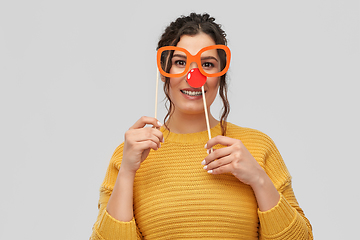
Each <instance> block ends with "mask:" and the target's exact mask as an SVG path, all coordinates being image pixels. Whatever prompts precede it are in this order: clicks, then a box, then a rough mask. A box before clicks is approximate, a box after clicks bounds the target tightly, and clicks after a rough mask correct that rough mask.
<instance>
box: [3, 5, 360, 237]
mask: <svg viewBox="0 0 360 240" xmlns="http://www.w3.org/2000/svg"><path fill="white" fill-rule="evenodd" d="M192 11H195V12H198V13H203V12H208V13H210V14H211V15H212V16H214V17H215V18H216V20H217V22H218V23H220V24H222V25H223V28H224V30H225V31H226V32H227V35H228V39H229V47H230V49H231V51H232V62H231V66H230V70H229V80H230V92H229V98H230V103H231V113H230V116H229V121H230V122H232V123H234V124H237V125H240V126H244V127H251V128H255V129H258V130H261V131H263V132H265V133H266V134H268V135H269V136H270V137H271V138H272V139H273V140H274V141H275V143H276V145H277V147H278V148H279V150H280V152H281V154H282V156H283V158H284V160H285V162H286V164H287V166H288V168H289V170H290V172H291V174H292V176H293V187H294V190H295V194H296V197H297V199H298V201H299V203H300V206H301V207H302V208H303V210H304V211H305V214H306V216H307V217H308V218H309V220H310V222H311V223H312V226H313V229H314V236H315V239H320V240H321V239H326V240H328V239H351V238H352V237H354V236H356V235H355V234H356V233H357V232H358V229H357V227H358V223H359V222H358V221H357V216H359V214H360V212H359V207H358V204H359V202H360V197H359V186H358V184H359V177H358V175H359V170H358V166H359V160H360V158H359V149H360V148H359V143H360V142H359V136H360V128H359V122H360V117H359V103H360V98H359V80H360V75H359V66H360V58H359V52H360V50H359V49H360V48H359V43H360V38H359V33H360V32H359V22H360V19H359V15H360V11H359V1H350V0H323V1H320V0H311V1H308V0H305V1H224V0H222V1H211V0H207V1H193V0H191V1H188V0H184V1H93V0H90V1H89V0H87V1H78V0H72V1H39V0H37V1H16V0H14V1H1V3H0V81H1V83H0V84H1V85H0V111H1V118H0V123H1V124H0V146H1V151H0V160H1V166H0V187H1V198H0V228H1V229H0V239H54V240H56V239H61V240H63V239H69V240H72V239H74V240H75V239H88V238H89V236H90V235H91V231H92V230H91V229H92V226H93V224H94V222H95V220H96V216H97V213H98V210H97V202H98V198H99V187H100V185H101V182H102V180H103V178H104V176H105V172H106V168H107V166H108V163H109V160H110V158H111V155H112V153H113V151H114V150H115V148H116V147H117V146H118V145H119V144H120V143H121V142H122V141H123V135H124V133H125V131H126V130H127V129H128V128H129V127H130V126H131V125H133V123H134V122H135V121H136V120H137V119H138V118H140V117H141V116H143V115H148V116H153V115H154V99H155V80H156V59H155V56H156V50H155V48H156V44H157V41H158V39H159V37H160V35H161V33H162V31H163V30H164V28H165V27H166V26H167V24H169V23H170V22H171V21H173V20H175V19H176V18H177V17H178V16H180V15H183V14H185V15H187V14H189V13H190V12H192ZM159 89H160V92H162V91H161V89H162V84H161V86H160V87H159ZM162 97H163V94H162V95H160V99H159V115H160V116H159V118H160V119H162V118H163V116H164V113H165V108H164V102H162V101H160V100H161V99H162ZM219 110H220V104H219V101H218V100H217V102H216V103H215V104H214V107H213V109H212V112H213V113H214V115H215V116H218V113H219ZM199 164H200V162H199Z"/></svg>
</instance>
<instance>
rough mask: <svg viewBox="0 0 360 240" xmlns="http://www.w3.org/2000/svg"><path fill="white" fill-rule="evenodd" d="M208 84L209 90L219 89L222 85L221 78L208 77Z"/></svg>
mask: <svg viewBox="0 0 360 240" xmlns="http://www.w3.org/2000/svg"><path fill="white" fill-rule="evenodd" d="M206 84H207V86H208V88H211V89H212V88H218V87H219V85H220V77H208V78H207V80H206Z"/></svg>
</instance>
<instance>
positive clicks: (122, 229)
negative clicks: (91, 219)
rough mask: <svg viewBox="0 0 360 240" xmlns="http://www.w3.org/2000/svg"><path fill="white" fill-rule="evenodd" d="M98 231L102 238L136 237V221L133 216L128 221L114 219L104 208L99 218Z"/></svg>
mask: <svg viewBox="0 0 360 240" xmlns="http://www.w3.org/2000/svg"><path fill="white" fill-rule="evenodd" d="M97 231H98V233H99V234H100V235H101V236H102V237H103V238H104V239H109V240H111V239H136V238H137V237H136V223H135V219H134V218H133V219H132V220H131V221H130V222H121V221H119V220H116V219H115V218H113V217H112V216H110V214H109V213H108V212H107V211H106V210H105V211H104V212H103V214H102V216H101V218H100V221H99V225H98V229H97Z"/></svg>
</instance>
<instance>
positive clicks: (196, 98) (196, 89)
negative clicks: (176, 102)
mask: <svg viewBox="0 0 360 240" xmlns="http://www.w3.org/2000/svg"><path fill="white" fill-rule="evenodd" d="M181 91H192V92H201V89H200V88H183V89H181V90H180V92H181ZM205 93H206V91H205ZM181 94H182V95H183V97H184V98H186V99H189V100H200V99H202V95H199V96H190V95H187V94H185V93H183V92H181Z"/></svg>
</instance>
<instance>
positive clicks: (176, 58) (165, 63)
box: [160, 50, 187, 74]
mask: <svg viewBox="0 0 360 240" xmlns="http://www.w3.org/2000/svg"><path fill="white" fill-rule="evenodd" d="M186 60H187V57H186V53H185V52H183V51H181V50H163V51H162V52H161V59H160V62H161V64H160V65H161V69H162V70H163V71H164V72H166V73H168V74H185V67H186Z"/></svg>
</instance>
